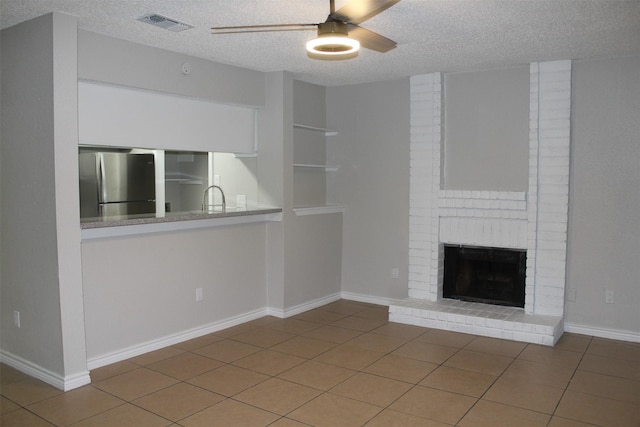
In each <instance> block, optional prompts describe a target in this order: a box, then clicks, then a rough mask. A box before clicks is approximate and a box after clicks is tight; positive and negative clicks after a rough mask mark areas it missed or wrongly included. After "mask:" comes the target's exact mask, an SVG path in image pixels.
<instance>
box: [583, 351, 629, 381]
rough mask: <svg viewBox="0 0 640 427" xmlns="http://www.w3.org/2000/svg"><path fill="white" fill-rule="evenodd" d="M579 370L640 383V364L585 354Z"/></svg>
mask: <svg viewBox="0 0 640 427" xmlns="http://www.w3.org/2000/svg"><path fill="white" fill-rule="evenodd" d="M578 369H579V370H581V371H588V372H595V373H598V374H603V375H611V376H614V377H619V378H626V379H629V380H634V381H640V363H638V361H637V360H636V361H631V360H625V359H616V358H612V357H607V356H598V355H595V354H588V353H587V354H585V355H584V357H583V358H582V360H581V361H580V365H579V366H578Z"/></svg>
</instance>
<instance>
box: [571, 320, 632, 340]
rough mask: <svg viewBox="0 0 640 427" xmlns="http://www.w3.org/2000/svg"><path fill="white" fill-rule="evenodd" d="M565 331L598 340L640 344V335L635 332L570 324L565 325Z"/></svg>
mask: <svg viewBox="0 0 640 427" xmlns="http://www.w3.org/2000/svg"><path fill="white" fill-rule="evenodd" d="M564 331H565V332H571V333H574V334H580V335H589V336H593V337H598V338H607V339H612V340H618V341H629V342H638V343H640V333H639V332H633V331H616V330H613V329H603V328H597V327H594V326H585V325H572V324H570V323H565V325H564Z"/></svg>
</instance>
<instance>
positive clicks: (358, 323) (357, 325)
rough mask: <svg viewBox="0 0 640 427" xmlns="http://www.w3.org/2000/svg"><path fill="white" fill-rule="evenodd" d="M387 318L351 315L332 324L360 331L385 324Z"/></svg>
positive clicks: (370, 329) (367, 330)
mask: <svg viewBox="0 0 640 427" xmlns="http://www.w3.org/2000/svg"><path fill="white" fill-rule="evenodd" d="M385 323H387V322H386V320H380V319H367V318H365V317H356V316H350V317H345V318H343V319H340V320H338V321H336V322H333V323H332V324H331V325H333V326H337V327H339V328H345V329H353V330H356V331H360V332H369V331H372V330H374V329H376V328H379V327H380V326H382V325H384V324H385Z"/></svg>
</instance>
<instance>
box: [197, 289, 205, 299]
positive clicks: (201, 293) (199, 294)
mask: <svg viewBox="0 0 640 427" xmlns="http://www.w3.org/2000/svg"><path fill="white" fill-rule="evenodd" d="M203 299H204V294H203V292H202V288H196V302H200V301H202V300H203Z"/></svg>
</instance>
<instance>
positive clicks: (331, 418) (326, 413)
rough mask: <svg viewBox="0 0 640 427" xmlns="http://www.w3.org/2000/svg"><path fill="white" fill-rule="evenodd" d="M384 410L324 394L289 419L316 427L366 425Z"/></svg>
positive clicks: (297, 410) (294, 412) (290, 415)
mask: <svg viewBox="0 0 640 427" xmlns="http://www.w3.org/2000/svg"><path fill="white" fill-rule="evenodd" d="M381 410H382V408H379V407H377V406H373V405H369V404H368V403H364V402H359V401H357V400H353V399H347V398H345V397H341V396H335V395H332V394H327V393H325V394H323V395H321V396H319V397H317V398H315V399H313V400H312V401H310V402H309V403H306V404H305V405H303V406H302V407H300V408H298V409H296V410H295V411H293V412H292V413H290V414H289V415H288V418H292V419H294V420H297V421H300V422H302V423H306V424H309V425H312V426H315V427H324V426H326V427H341V426H345V427H352V426H361V425H364V424H365V423H366V422H367V421H369V420H370V419H371V418H373V417H374V416H376V415H377V414H378V413H379V412H380V411H381Z"/></svg>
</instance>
